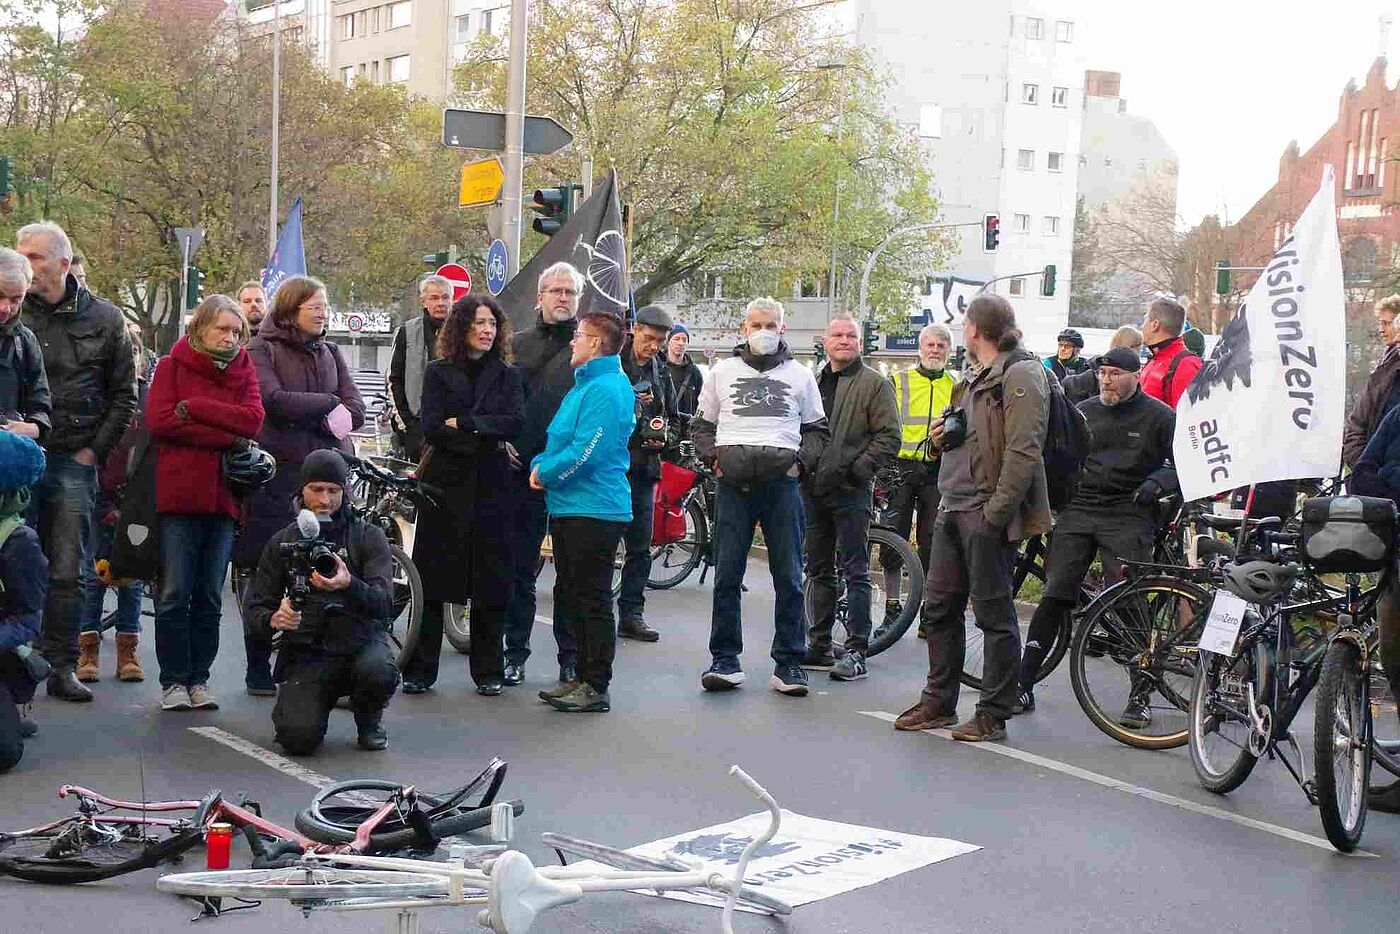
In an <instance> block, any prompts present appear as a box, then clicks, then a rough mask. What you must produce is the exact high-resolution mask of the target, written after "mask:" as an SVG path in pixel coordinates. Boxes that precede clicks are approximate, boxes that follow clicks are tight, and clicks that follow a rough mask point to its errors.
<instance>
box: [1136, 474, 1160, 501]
mask: <svg viewBox="0 0 1400 934" xmlns="http://www.w3.org/2000/svg"><path fill="white" fill-rule="evenodd" d="M1161 498H1162V485H1161V484H1160V483H1158V482H1157V481H1156V480H1151V479H1149V480H1144V481H1142V483H1141V484H1140V485H1139V486H1138V488H1137V489H1136V490H1134V491H1133V502H1134V503H1136V504H1137V505H1139V506H1155V505H1157V500H1159V499H1161Z"/></svg>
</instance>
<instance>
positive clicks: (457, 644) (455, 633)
mask: <svg viewBox="0 0 1400 934" xmlns="http://www.w3.org/2000/svg"><path fill="white" fill-rule="evenodd" d="M442 614H443V619H442V634H443V635H444V636H445V637H446V638H447V641H448V643H449V644H450V645H451V646H452V647H453V648H454V649H456V650H457V651H458V652H460V653H461V654H463V655H468V654H470V653H471V650H472V605H471V602H470V601H468V602H467V603H444V604H443V605H442Z"/></svg>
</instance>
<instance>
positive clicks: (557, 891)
mask: <svg viewBox="0 0 1400 934" xmlns="http://www.w3.org/2000/svg"><path fill="white" fill-rule="evenodd" d="M582 897H583V889H582V888H580V887H579V886H577V885H574V884H572V883H568V882H555V881H554V880H552V879H546V878H545V877H544V876H542V875H540V874H539V873H538V872H537V871H536V870H535V864H534V863H532V862H530V857H528V856H526V855H525V854H524V853H521V852H520V851H519V850H507V851H506V852H505V853H502V854H501V855H500V857H498V858H497V859H496V861H495V862H494V863H492V864H491V890H490V896H489V898H490V902H489V907H488V908H487V909H486V910H485V911H482V912H481V913H480V914H479V915H477V919H476V920H477V924H479V925H481V926H482V927H484V928H487V929H488V930H491V931H495V932H496V934H526V932H527V931H529V930H530V928H531V927H533V926H534V924H535V918H537V917H539V914H540V912H542V911H548V910H549V909H551V908H557V907H558V906H560V905H567V904H569V903H570V902H576V901H578V900H579V899H580V898H582Z"/></svg>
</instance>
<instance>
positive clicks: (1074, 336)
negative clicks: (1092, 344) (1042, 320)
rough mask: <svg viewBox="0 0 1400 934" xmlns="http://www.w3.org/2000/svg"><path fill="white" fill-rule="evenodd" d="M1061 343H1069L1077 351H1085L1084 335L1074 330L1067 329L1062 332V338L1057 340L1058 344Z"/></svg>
mask: <svg viewBox="0 0 1400 934" xmlns="http://www.w3.org/2000/svg"><path fill="white" fill-rule="evenodd" d="M1060 341H1068V342H1069V343H1071V344H1073V345H1074V349H1075V350H1083V349H1084V335H1082V334H1080V333H1079V332H1078V331H1076V330H1075V329H1074V328H1065V329H1064V330H1063V331H1061V332H1060V336H1059V337H1057V338H1055V343H1057V344H1058V343H1059V342H1060Z"/></svg>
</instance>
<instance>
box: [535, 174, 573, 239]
mask: <svg viewBox="0 0 1400 934" xmlns="http://www.w3.org/2000/svg"><path fill="white" fill-rule="evenodd" d="M575 187H576V186H574V185H557V186H555V187H554V188H539V189H536V190H535V198H534V201H535V203H534V204H533V205H531V210H533V211H537V212H538V213H539V215H540V216H539V217H537V218H535V222H534V223H533V224H531V225H530V227H531V229H533V230H534V231H535V232H536V233H542V234H544V235H545V236H546V237H552V236H554V235H555V234H557V233H558V232H559V231H560V230H562V229H563V228H564V225H565V224H567V223H568V222H569V216H570V215H571V214H573V213H574V188H575Z"/></svg>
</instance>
